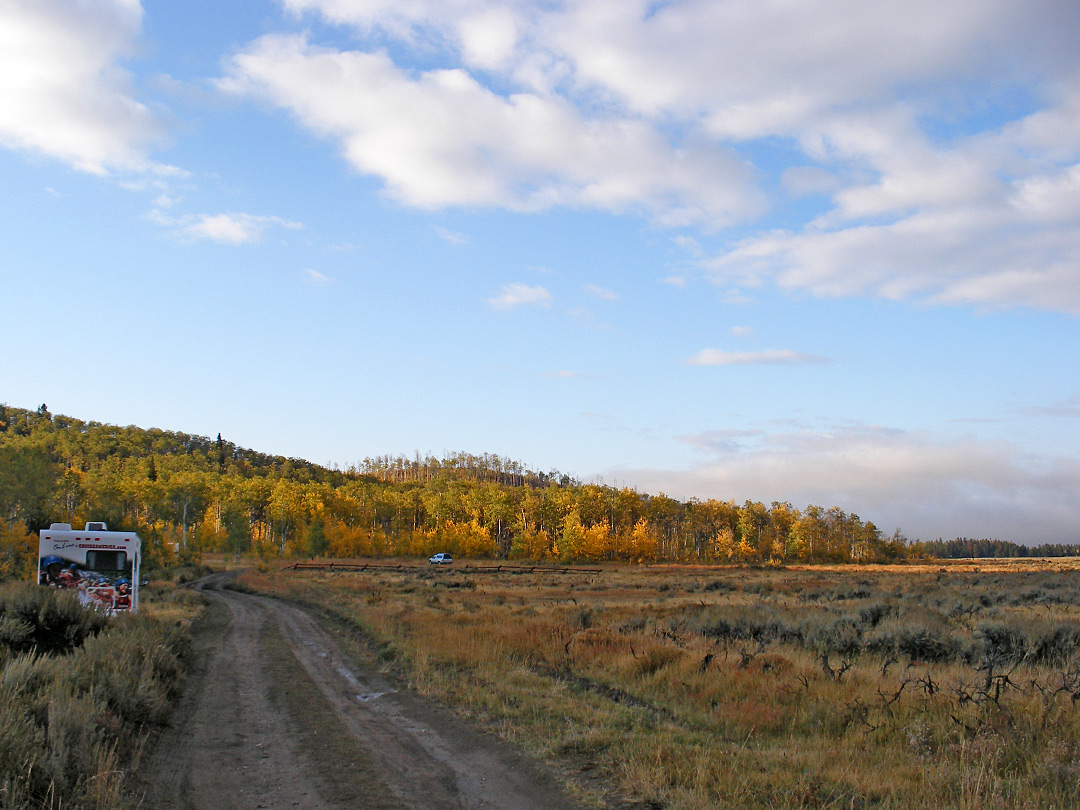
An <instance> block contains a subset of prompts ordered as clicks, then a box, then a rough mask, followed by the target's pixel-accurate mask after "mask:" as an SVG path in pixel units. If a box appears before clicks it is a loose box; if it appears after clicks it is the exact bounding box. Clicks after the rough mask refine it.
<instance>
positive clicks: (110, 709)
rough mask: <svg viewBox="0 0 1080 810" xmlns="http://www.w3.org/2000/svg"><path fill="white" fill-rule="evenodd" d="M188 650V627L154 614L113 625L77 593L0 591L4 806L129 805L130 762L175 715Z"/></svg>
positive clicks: (0, 796) (0, 788)
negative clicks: (153, 730)
mask: <svg viewBox="0 0 1080 810" xmlns="http://www.w3.org/2000/svg"><path fill="white" fill-rule="evenodd" d="M150 612H152V610H151V611H150ZM189 651H190V639H189V637H188V635H187V633H186V631H185V630H184V629H183V628H182V627H181V626H178V625H176V624H175V623H174V624H166V623H163V622H161V621H159V620H157V619H155V618H154V617H153V616H151V615H148V612H145V611H144V612H141V613H139V614H136V615H121V616H117V617H114V618H111V619H110V618H108V617H106V616H104V615H103V614H101V613H98V612H96V611H94V610H90V609H86V608H83V607H82V606H80V605H79V603H78V602H77V601H76V599H75V598H74V597H73V596H72V595H70V594H66V593H63V592H58V591H54V590H51V589H47V588H40V587H38V586H35V585H25V584H10V583H9V584H5V585H2V586H0V665H2V670H0V808H4V810H7V809H8V808H61V807H64V808H72V810H80V809H81V808H87V810H91V809H93V810H97V809H98V808H102V809H103V808H115V807H118V806H121V805H122V803H123V792H122V789H123V785H124V776H125V771H124V767H125V764H126V763H127V762H129V761H130V759H131V756H132V754H133V753H134V752H135V750H136V749H137V747H138V746H139V744H140V741H141V739H142V738H143V735H144V734H145V731H146V729H148V728H149V727H151V726H153V725H154V724H156V723H160V722H163V721H164V720H165V718H166V717H167V716H168V710H169V706H170V702H171V700H172V699H173V698H174V697H175V696H176V694H177V690H178V689H179V686H180V681H181V676H182V673H183V670H184V667H185V662H186V659H187V657H188V655H189Z"/></svg>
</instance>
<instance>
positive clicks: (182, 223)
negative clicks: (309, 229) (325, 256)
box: [146, 209, 311, 272]
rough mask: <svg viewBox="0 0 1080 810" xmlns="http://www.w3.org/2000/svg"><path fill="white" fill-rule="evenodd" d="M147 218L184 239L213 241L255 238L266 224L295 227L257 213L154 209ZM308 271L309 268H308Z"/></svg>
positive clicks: (297, 226)
mask: <svg viewBox="0 0 1080 810" xmlns="http://www.w3.org/2000/svg"><path fill="white" fill-rule="evenodd" d="M146 218H147V219H149V220H150V221H151V222H156V223H157V224H158V225H164V226H166V227H171V228H175V229H176V233H177V234H178V235H180V236H182V237H184V238H186V239H209V240H211V241H214V242H224V243H227V244H233V245H241V244H245V243H249V242H258V241H259V240H260V239H262V237H263V234H264V233H265V231H266V230H267V229H268V228H288V229H290V230H298V229H300V228H303V227H304V226H303V225H302V224H300V223H299V222H291V221H289V220H287V219H282V218H281V217H274V216H264V215H257V214H193V215H187V216H182V217H171V216H168V215H167V214H165V213H163V212H162V211H160V210H158V209H155V210H153V211H151V212H150V213H149V214H147V215H146ZM309 272H311V271H309Z"/></svg>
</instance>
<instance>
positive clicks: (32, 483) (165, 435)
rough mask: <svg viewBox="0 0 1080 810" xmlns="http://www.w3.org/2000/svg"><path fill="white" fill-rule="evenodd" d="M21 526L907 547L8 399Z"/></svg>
mask: <svg viewBox="0 0 1080 810" xmlns="http://www.w3.org/2000/svg"><path fill="white" fill-rule="evenodd" d="M0 515H2V516H3V518H4V519H5V523H6V526H7V531H8V532H9V533H10V532H11V531H12V530H13V529H12V527H19V528H22V527H25V529H27V530H29V531H35V530H37V529H38V528H40V527H43V526H47V525H48V524H49V523H50V522H53V521H62V522H68V523H71V524H73V525H79V524H80V523H82V522H84V521H85V520H88V519H93V520H104V521H106V522H107V523H108V524H109V525H110V527H114V528H125V529H134V530H137V531H138V532H139V533H140V534H141V535H142V536H143V537H144V538H145V540H146V541H147V548H148V553H149V555H150V556H151V557H154V556H157V557H160V558H168V557H171V556H173V555H174V554H177V553H179V554H181V555H184V554H191V553H197V552H200V551H227V552H237V553H241V552H257V553H259V554H262V555H267V556H315V555H327V554H329V555H334V556H339V557H346V556H361V555H363V556H372V555H373V556H381V555H394V556H420V555H424V556H426V555H428V554H431V553H434V552H435V551H439V550H449V551H452V552H454V553H455V554H457V555H460V556H465V557H499V558H517V559H529V560H559V561H562V562H575V561H603V560H624V561H685V562H729V561H735V562H774V563H782V562H794V561H830V562H847V561H852V562H873V561H890V560H896V559H900V558H903V557H906V556H908V554H909V553H911V549H910V548H909V547H908V545H907V543H906V541H905V540H904V538H903V537H901V536H899V534H897V535H894V536H893V537H891V538H886V537H884V536H883V534H882V532H881V531H880V530H879V529H878V528H877V527H876V526H875V525H874V524H873V523H872V522H869V521H866V522H864V521H863V520H862V519H861V518H859V517H858V516H857V515H854V514H848V513H846V512H844V511H843V510H841V509H839V508H836V507H833V508H823V507H820V506H814V505H809V506H807V507H805V508H803V509H799V508H796V507H794V506H792V505H791V504H789V503H777V502H774V503H772V504H770V505H765V504H762V503H757V502H754V501H747V502H745V503H743V504H741V505H736V504H735V503H734V502H732V501H720V500H705V501H699V500H696V499H692V500H690V501H685V502H683V501H678V500H675V499H672V498H669V497H667V496H665V495H663V494H657V495H650V494H645V493H640V492H637V491H635V490H632V489H628V488H621V489H620V488H615V487H610V486H604V485H600V484H584V483H581V482H580V481H577V480H574V479H573V478H571V477H570V476H567V475H563V474H560V473H558V472H557V471H556V472H549V473H543V472H537V471H533V470H529V469H527V468H525V467H524V466H523V465H521V464H519V463H517V462H513V461H509V460H507V459H503V458H501V457H499V456H495V455H490V454H485V455H479V456H477V455H471V454H467V453H458V454H453V455H449V456H447V457H445V458H442V459H436V458H430V457H429V458H421V457H419V456H416V457H413V458H411V459H410V458H406V457H404V456H397V457H390V456H383V457H379V458H375V459H367V460H365V462H363V463H362V464H361V465H359V466H358V467H355V468H350V469H347V470H338V469H328V468H326V467H323V466H320V465H318V464H313V463H311V462H309V461H305V460H303V459H296V458H285V457H283V456H275V455H270V454H267V453H262V452H257V451H254V450H250V449H247V448H243V447H238V446H237V445H235V444H234V443H232V442H230V441H228V440H226V439H224V438H222V437H221V436H220V435H218V436H217V437H216V438H214V439H211V438H208V437H205V436H193V435H190V434H186V433H179V432H173V431H166V430H160V429H157V428H151V429H146V428H139V427H134V426H128V427H118V426H116V425H108V424H102V423H99V422H84V421H82V420H80V419H77V418H74V417H70V416H61V415H53V414H51V413H49V411H48V409H47V408H46V407H45V406H44V405H43V406H41V407H40V408H38V409H37V410H35V411H29V410H24V409H20V408H13V407H8V406H2V405H0Z"/></svg>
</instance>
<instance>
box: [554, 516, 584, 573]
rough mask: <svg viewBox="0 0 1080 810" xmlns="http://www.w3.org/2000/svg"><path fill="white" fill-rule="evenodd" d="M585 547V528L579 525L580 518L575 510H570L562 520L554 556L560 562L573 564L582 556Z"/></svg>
mask: <svg viewBox="0 0 1080 810" xmlns="http://www.w3.org/2000/svg"><path fill="white" fill-rule="evenodd" d="M584 546H585V527H584V526H582V525H581V516H580V515H579V514H578V511H577V510H576V509H571V510H570V511H569V512H567V513H566V517H564V518H563V519H562V524H561V525H560V527H559V536H558V539H557V540H556V541H555V555H556V556H557V557H558V558H559V560H561V561H562V562H575V561H577V560H580V559H581V558H582V556H583V552H584Z"/></svg>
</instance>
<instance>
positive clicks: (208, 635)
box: [138, 574, 580, 810]
mask: <svg viewBox="0 0 1080 810" xmlns="http://www.w3.org/2000/svg"><path fill="white" fill-rule="evenodd" d="M230 577H231V575H230V574H214V575H212V576H210V577H207V578H206V579H205V580H202V581H201V582H200V583H199V587H200V588H201V589H202V590H203V591H204V592H205V593H206V595H207V596H208V597H209V598H210V607H209V608H208V610H207V612H206V615H205V617H204V618H203V619H202V620H201V621H200V622H199V624H198V625H197V627H196V628H195V630H196V632H195V641H196V651H197V666H196V671H195V672H194V674H193V675H192V677H191V678H190V680H189V682H188V685H187V688H186V689H185V693H184V696H183V698H182V699H181V701H180V704H179V705H178V707H177V709H176V712H175V714H174V717H173V721H172V723H171V725H170V727H169V728H168V729H167V730H166V731H165V732H164V733H163V734H162V735H161V737H160V738H159V739H158V740H157V741H156V743H155V744H154V746H153V750H152V751H150V752H149V753H148V754H147V755H146V757H145V758H144V761H143V765H142V767H140V768H139V773H138V780H139V783H140V786H141V793H142V794H143V799H142V804H141V806H142V807H145V808H153V809H154V810H159V809H160V810H195V809H196V808H199V809H201V808H208V809H209V808H215V809H216V808H222V807H229V808H236V809H237V810H245V809H246V808H251V809H252V810H255V809H256V808H289V809H290V810H291V809H292V808H300V809H301V810H316V808H338V807H341V808H345V807H348V808H352V809H353V810H358V809H360V808H366V809H369V810H382V808H424V809H425V810H444V809H445V810H449V808H484V809H485V810H502V809H505V810H543V809H547V808H568V809H569V808H577V807H579V806H580V805H579V804H577V803H576V802H575V801H574V799H572V798H571V797H570V796H568V795H567V794H566V793H565V792H564V791H563V790H562V788H561V786H560V783H559V782H558V780H557V779H555V778H554V776H553V775H552V774H550V773H548V772H547V771H545V770H544V769H543V768H542V767H541V766H539V765H538V764H537V763H535V762H534V761H532V760H530V759H528V758H526V757H524V756H523V755H522V754H520V753H519V752H518V751H517V750H516V749H515V748H513V746H511V745H509V744H507V743H505V742H503V741H500V740H498V739H496V738H494V737H492V736H490V735H488V734H484V733H481V732H478V731H476V730H474V729H472V728H470V727H468V726H467V725H466V724H464V723H463V722H462V721H460V720H458V719H456V718H454V717H453V716H452V715H451V714H450V713H449V712H448V711H446V710H445V709H443V708H441V707H439V706H437V705H435V704H432V703H430V702H428V701H424V700H422V699H421V698H419V697H417V696H416V695H413V694H410V693H409V692H407V691H406V690H397V689H395V688H394V686H393V684H392V683H390V682H389V681H387V680H385V679H384V678H382V677H381V676H379V675H378V674H377V673H373V672H370V671H366V670H365V669H364V668H363V667H362V666H361V665H360V664H358V663H357V662H356V661H355V660H354V659H353V658H351V657H349V656H348V655H346V654H345V652H344V651H343V649H342V648H341V646H340V645H338V644H337V643H336V642H335V641H334V639H333V638H332V637H331V636H330V635H329V634H328V633H327V632H326V631H325V630H324V629H323V627H322V626H320V624H319V623H318V622H317V621H315V619H313V618H312V617H311V616H310V615H308V614H307V613H306V612H304V611H303V610H302V609H300V608H298V607H295V606H293V605H290V604H287V603H284V602H280V601H278V600H275V599H271V598H266V597H262V596H256V595H251V594H245V593H239V592H236V591H230V590H224V589H223V585H225V584H226V583H227V582H228V581H229V578H230Z"/></svg>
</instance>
